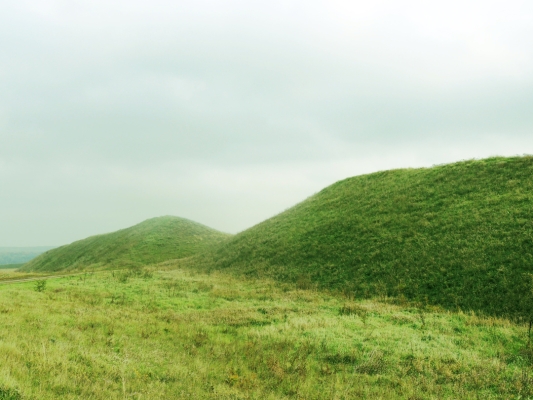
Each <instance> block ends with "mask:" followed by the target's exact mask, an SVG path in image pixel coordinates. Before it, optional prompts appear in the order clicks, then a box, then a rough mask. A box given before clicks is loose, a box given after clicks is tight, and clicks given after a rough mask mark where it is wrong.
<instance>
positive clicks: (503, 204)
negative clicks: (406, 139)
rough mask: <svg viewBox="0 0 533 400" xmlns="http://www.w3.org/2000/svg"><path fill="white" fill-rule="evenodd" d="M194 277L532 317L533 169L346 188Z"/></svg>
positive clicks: (382, 177)
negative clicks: (228, 276)
mask: <svg viewBox="0 0 533 400" xmlns="http://www.w3.org/2000/svg"><path fill="white" fill-rule="evenodd" d="M197 266H198V267H199V268H204V269H207V270H216V269H229V270H232V271H234V272H236V273H238V274H245V275H248V276H268V277H272V278H275V279H278V280H280V281H298V280H300V281H302V282H304V283H305V282H309V283H310V284H316V285H318V286H319V287H322V288H327V289H331V288H337V289H341V290H344V291H346V292H348V293H350V294H352V295H355V296H357V297H371V296H375V295H388V296H395V297H405V298H407V299H418V300H422V301H428V302H430V303H432V304H439V305H442V306H445V307H449V308H455V309H458V308H462V309H474V310H483V311H485V312H488V313H491V314H493V315H494V314H495V315H510V316H511V315H512V316H516V315H522V316H524V315H525V314H527V313H530V312H531V311H530V310H531V309H533V307H531V306H532V305H533V303H532V301H531V298H532V295H533V294H532V288H533V285H532V279H531V275H529V274H530V273H533V158H532V157H515V158H491V159H486V160H481V161H465V162H459V163H455V164H450V165H442V166H437V167H433V168H422V169H400V170H392V171H383V172H377V173H373V174H369V175H363V176H357V177H354V178H349V179H345V180H343V181H340V182H337V183H335V184H333V185H331V186H329V187H327V188H326V189H324V190H322V191H321V192H320V193H318V194H316V195H314V196H312V197H310V198H308V199H307V200H305V201H303V202H302V203H300V204H298V205H296V206H295V207H293V208H291V209H289V210H287V211H285V212H283V213H281V214H279V215H277V216H275V217H273V218H271V219H269V220H267V221H264V222H262V223H260V224H258V225H256V226H254V227H252V228H250V229H248V230H246V231H244V232H242V233H240V234H238V235H236V236H234V237H233V238H232V239H230V240H229V241H228V242H227V243H225V244H224V245H222V246H219V247H218V249H217V250H216V251H213V252H211V254H210V255H209V256H208V257H204V258H202V259H201V260H199V261H198V263H197Z"/></svg>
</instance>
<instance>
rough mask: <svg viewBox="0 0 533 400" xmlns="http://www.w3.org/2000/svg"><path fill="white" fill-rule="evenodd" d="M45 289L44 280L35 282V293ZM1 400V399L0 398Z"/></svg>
mask: <svg viewBox="0 0 533 400" xmlns="http://www.w3.org/2000/svg"><path fill="white" fill-rule="evenodd" d="M45 289H46V281H45V280H44V279H40V280H38V281H35V291H37V292H44V290H45ZM0 399H1V397H0Z"/></svg>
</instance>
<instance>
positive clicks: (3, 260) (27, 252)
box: [0, 246, 53, 268]
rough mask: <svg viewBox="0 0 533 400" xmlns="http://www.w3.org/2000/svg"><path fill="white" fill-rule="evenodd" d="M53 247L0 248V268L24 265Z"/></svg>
mask: <svg viewBox="0 0 533 400" xmlns="http://www.w3.org/2000/svg"><path fill="white" fill-rule="evenodd" d="M52 248H53V247H48V246H40V247H0V268H2V267H3V266H5V265H6V264H20V265H22V264H24V263H26V262H28V261H30V260H31V259H33V258H35V257H37V256H38V255H39V254H42V253H44V252H45V251H47V250H50V249H52Z"/></svg>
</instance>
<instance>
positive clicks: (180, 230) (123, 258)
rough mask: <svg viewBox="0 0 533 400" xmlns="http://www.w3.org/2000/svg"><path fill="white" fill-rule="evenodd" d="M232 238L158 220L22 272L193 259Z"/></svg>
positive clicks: (59, 252)
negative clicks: (196, 254)
mask: <svg viewBox="0 0 533 400" xmlns="http://www.w3.org/2000/svg"><path fill="white" fill-rule="evenodd" d="M228 236H229V235H228V234H225V233H222V232H219V231H216V230H214V229H211V228H208V227H207V226H204V225H201V224H198V223H196V222H193V221H189V220H187V219H183V218H178V217H171V216H166V217H159V218H152V219H149V220H147V221H144V222H141V223H140V224H138V225H135V226H132V227H130V228H127V229H122V230H120V231H117V232H113V233H108V234H104V235H97V236H92V237H89V238H87V239H84V240H80V241H77V242H74V243H72V244H69V245H66V246H62V247H59V248H56V249H53V250H50V251H47V252H46V253H44V254H42V255H40V256H39V257H37V258H35V259H33V260H32V261H30V262H28V263H26V264H25V265H24V266H23V267H22V268H21V270H23V271H60V270H72V269H80V268H87V267H135V266H140V265H144V264H152V263H157V262H161V261H165V260H169V259H174V258H182V257H188V256H191V255H193V254H195V253H197V252H199V251H202V250H205V249H207V248H209V247H210V246H212V245H214V244H216V243H219V242H221V241H223V240H225V239H226V238H227V237H228Z"/></svg>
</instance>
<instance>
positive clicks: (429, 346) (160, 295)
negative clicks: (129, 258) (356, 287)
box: [0, 266, 533, 400]
mask: <svg viewBox="0 0 533 400" xmlns="http://www.w3.org/2000/svg"><path fill="white" fill-rule="evenodd" d="M157 268H161V266H158V267H157ZM35 287H36V284H35V282H29V283H22V284H17V285H11V286H0V324H1V326H2V332H1V335H0V398H7V399H18V400H30V399H39V400H46V399H80V398H83V399H95V400H98V399H106V400H107V399H130V398H131V399H137V398H142V399H195V400H196V399H220V400H222V399H272V400H274V399H276V400H277V399H316V400H318V399H324V400H325V399H328V400H330V399H338V400H341V399H344V400H348V399H405V400H407V399H411V400H412V399H421V400H422V399H526V398H530V397H529V396H532V395H533V378H532V375H531V373H532V369H531V365H532V360H533V353H532V351H531V348H527V347H526V343H527V334H526V329H525V328H524V327H523V326H517V325H514V324H513V323H511V322H509V321H508V320H505V319H498V318H482V317H479V316H476V315H473V314H470V313H468V314H465V313H449V312H444V311H442V310H438V309H432V310H427V309H426V310H419V309H416V308H413V307H411V306H409V305H402V306H398V305H393V304H389V303H386V302H382V301H379V300H365V301H358V302H353V301H348V300H346V298H344V297H342V296H333V295H328V294H326V293H323V292H316V291H310V290H299V289H296V288H295V287H294V285H287V284H281V283H278V282H272V281H269V280H243V279H235V278H233V277H231V276H228V275H226V274H220V273H218V274H217V273H215V274H211V275H202V274H195V273H190V272H189V271H186V270H172V271H165V270H161V269H159V270H157V269H154V268H143V269H135V270H122V271H120V272H118V273H117V272H111V271H101V272H97V273H89V274H86V275H82V276H75V277H64V278H60V279H52V280H48V281H47V284H46V287H45V289H44V290H43V291H41V292H38V291H36V290H34V289H35ZM8 394H9V396H8Z"/></svg>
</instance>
